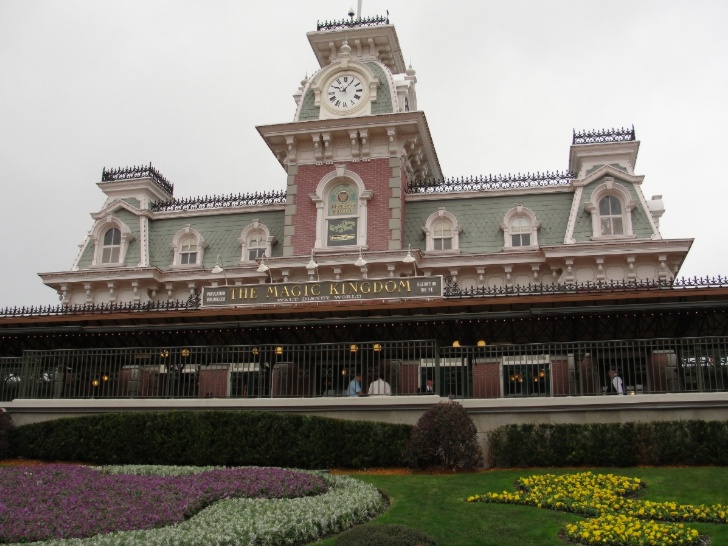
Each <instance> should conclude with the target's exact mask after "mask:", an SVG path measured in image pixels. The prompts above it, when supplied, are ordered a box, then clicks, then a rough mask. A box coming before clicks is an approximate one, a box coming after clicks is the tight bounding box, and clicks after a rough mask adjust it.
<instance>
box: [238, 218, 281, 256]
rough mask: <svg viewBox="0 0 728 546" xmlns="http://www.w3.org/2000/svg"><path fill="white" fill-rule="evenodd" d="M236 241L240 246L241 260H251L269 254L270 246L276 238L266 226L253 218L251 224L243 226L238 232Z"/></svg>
mask: <svg viewBox="0 0 728 546" xmlns="http://www.w3.org/2000/svg"><path fill="white" fill-rule="evenodd" d="M238 242H239V243H240V245H241V247H242V255H241V257H240V261H241V262H252V261H255V260H259V259H261V258H262V257H263V256H269V257H270V256H271V247H272V245H273V244H275V242H276V238H275V237H273V236H271V234H270V231H269V230H268V227H267V226H266V225H265V224H261V223H260V221H258V220H255V221H254V222H253V223H252V224H249V225H247V226H245V229H243V231H242V232H241V233H240V237H238Z"/></svg>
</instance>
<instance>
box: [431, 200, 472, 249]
mask: <svg viewBox="0 0 728 546" xmlns="http://www.w3.org/2000/svg"><path fill="white" fill-rule="evenodd" d="M440 221H445V222H449V223H450V226H451V228H452V238H451V248H448V249H445V250H435V239H438V237H436V235H435V225H436V224H437V223H439V222H440ZM422 231H424V232H425V250H426V251H427V252H434V253H437V254H449V253H453V254H459V253H460V233H461V232H462V231H463V228H462V226H460V224H458V219H457V218H455V215H454V214H452V213H450V212H448V211H446V210H445V208H444V207H440V208H438V209H437V211H435V212H433V213H432V214H430V216H429V217H428V218H427V221H426V222H425V225H424V226H422Z"/></svg>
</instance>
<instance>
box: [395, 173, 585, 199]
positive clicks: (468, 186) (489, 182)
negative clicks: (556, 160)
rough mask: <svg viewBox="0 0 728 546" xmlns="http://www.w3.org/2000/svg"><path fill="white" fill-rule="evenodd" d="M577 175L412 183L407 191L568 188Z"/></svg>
mask: <svg viewBox="0 0 728 546" xmlns="http://www.w3.org/2000/svg"><path fill="white" fill-rule="evenodd" d="M574 178H575V175H574V174H573V173H569V172H544V173H533V174H532V173H526V174H521V173H518V174H507V175H502V174H499V175H496V176H493V175H486V176H482V175H481V176H470V177H462V178H448V179H445V180H422V181H412V182H410V183H409V184H407V188H406V190H405V192H406V193H408V194H417V193H449V192H476V191H494V190H512V189H519V188H541V187H552V186H568V185H569V184H571V182H572V180H574Z"/></svg>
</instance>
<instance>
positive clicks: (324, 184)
mask: <svg viewBox="0 0 728 546" xmlns="http://www.w3.org/2000/svg"><path fill="white" fill-rule="evenodd" d="M341 184H349V185H352V186H354V187H355V191H356V194H357V212H356V214H353V215H351V217H352V218H357V234H356V241H355V242H354V244H351V245H336V246H328V245H327V243H326V241H327V236H326V235H327V226H328V221H329V219H330V218H344V217H339V216H329V214H328V206H327V204H328V199H329V194H330V193H331V192H332V191H333V190H334V189H335V188H336V187H337V186H339V185H341ZM372 195H373V193H372V191H371V190H368V189H366V186H364V181H363V180H362V179H361V177H360V176H359V175H358V174H356V173H355V172H352V171H350V170H348V169H346V167H344V166H342V165H337V166H336V170H335V171H332V172H330V173H328V174H327V175H326V176H324V177H323V178H322V179H321V181H320V182H319V183H318V186H317V187H316V193H312V194H310V195H309V197H310V198H311V200H312V201H313V202H314V203H315V204H316V241H315V242H314V249H313V250H316V251H326V250H328V251H332V250H351V249H356V248H368V246H367V216H368V214H367V212H368V207H367V205H368V202H369V200H370V199H371V198H372Z"/></svg>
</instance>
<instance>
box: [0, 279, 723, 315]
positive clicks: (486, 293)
mask: <svg viewBox="0 0 728 546" xmlns="http://www.w3.org/2000/svg"><path fill="white" fill-rule="evenodd" d="M705 288H728V277H724V276H721V275H717V276H712V277H689V278H682V277H681V278H679V279H673V280H639V281H604V282H583V283H554V284H527V285H520V284H516V285H512V286H477V287H466V288H463V287H461V286H460V285H458V284H457V282H454V281H453V279H452V277H446V278H445V287H444V294H443V295H444V297H445V298H494V297H503V296H516V297H517V296H534V295H559V294H574V293H589V294H598V293H610V292H613V293H618V292H631V291H634V290H642V291H645V290H647V291H650V290H661V291H670V292H672V294H667V293H666V294H665V295H674V294H675V293H676V292H677V291H681V290H696V289H705ZM199 307H200V296H199V290H198V291H196V292H195V293H194V294H193V295H191V296H190V297H189V298H188V299H186V300H177V301H150V302H146V303H141V302H125V303H102V304H77V305H63V304H58V305H39V306H27V307H26V306H23V307H17V306H16V307H5V308H4V309H0V319H2V318H14V317H33V316H38V317H41V316H59V315H88V314H98V313H102V314H103V313H136V312H141V311H158V312H164V311H179V310H183V309H198V308H199Z"/></svg>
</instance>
